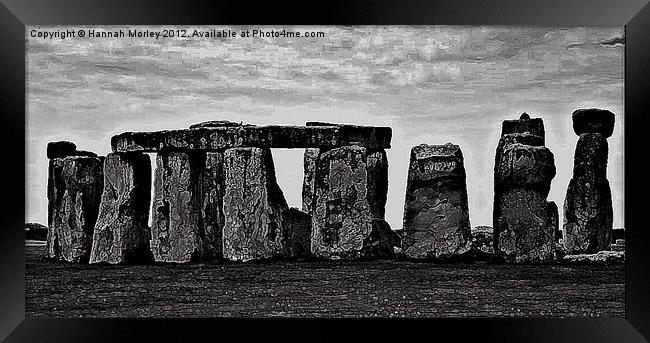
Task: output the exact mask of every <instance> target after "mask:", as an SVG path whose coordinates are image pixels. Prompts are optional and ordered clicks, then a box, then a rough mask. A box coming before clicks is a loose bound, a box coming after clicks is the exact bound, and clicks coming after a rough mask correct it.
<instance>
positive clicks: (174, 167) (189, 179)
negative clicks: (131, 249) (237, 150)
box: [151, 151, 205, 263]
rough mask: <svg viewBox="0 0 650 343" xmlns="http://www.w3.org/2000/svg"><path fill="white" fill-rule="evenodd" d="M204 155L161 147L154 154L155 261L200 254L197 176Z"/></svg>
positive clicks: (182, 260) (189, 258) (179, 259)
mask: <svg viewBox="0 0 650 343" xmlns="http://www.w3.org/2000/svg"><path fill="white" fill-rule="evenodd" d="M204 163H205V155H201V154H198V153H190V152H180V151H163V152H160V153H158V155H157V156H156V171H155V179H154V201H153V208H152V213H153V220H152V227H151V251H152V253H153V257H154V259H155V261H158V262H175V263H185V262H190V261H196V260H199V259H201V258H202V254H203V234H204V233H203V232H202V225H201V196H200V178H201V172H202V170H203V168H204V165H205V164H204Z"/></svg>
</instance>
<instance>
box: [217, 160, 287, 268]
mask: <svg viewBox="0 0 650 343" xmlns="http://www.w3.org/2000/svg"><path fill="white" fill-rule="evenodd" d="M224 161H225V163H224V168H225V194H224V199H223V207H224V208H225V209H227V210H226V211H225V213H224V216H225V223H224V227H223V255H224V257H225V258H227V259H229V260H232V261H249V260H255V259H264V258H272V257H280V256H282V254H283V253H284V248H283V245H282V242H283V241H284V237H283V234H284V232H283V230H282V222H283V219H282V213H283V212H284V211H285V210H286V209H287V208H288V206H287V203H286V201H285V199H284V195H283V194H282V190H281V189H280V187H279V186H278V185H277V182H276V178H275V168H274V166H273V158H272V156H271V151H270V150H269V149H261V148H234V149H228V150H226V152H225V155H224Z"/></svg>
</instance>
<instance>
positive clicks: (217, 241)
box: [201, 152, 225, 260]
mask: <svg viewBox="0 0 650 343" xmlns="http://www.w3.org/2000/svg"><path fill="white" fill-rule="evenodd" d="M223 164H224V161H223V153H222V152H207V153H205V168H204V170H203V171H202V174H201V224H202V225H203V231H204V234H205V237H204V240H203V243H204V259H207V260H214V259H221V258H223V252H222V250H223V247H222V246H223V225H224V222H225V217H224V213H223V210H224V209H223V196H224V193H225V171H224V169H223Z"/></svg>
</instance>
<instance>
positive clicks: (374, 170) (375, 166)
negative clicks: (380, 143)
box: [366, 150, 388, 219]
mask: <svg viewBox="0 0 650 343" xmlns="http://www.w3.org/2000/svg"><path fill="white" fill-rule="evenodd" d="M367 153H368V157H367V159H366V171H367V173H368V194H367V195H366V197H367V199H368V203H369V205H370V215H371V216H372V218H378V219H383V218H384V216H385V215H386V197H387V196H388V159H387V158H386V151H384V150H369V151H367Z"/></svg>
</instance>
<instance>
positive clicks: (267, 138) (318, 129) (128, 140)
mask: <svg viewBox="0 0 650 343" xmlns="http://www.w3.org/2000/svg"><path fill="white" fill-rule="evenodd" d="M197 125H198V126H194V127H193V128H192V129H183V130H167V131H156V132H125V133H122V134H119V135H116V136H113V137H112V138H111V147H112V149H113V152H129V151H143V152H158V151H162V150H165V149H185V150H203V151H221V150H223V149H228V148H236V147H262V148H335V147H340V146H348V145H359V146H364V147H367V148H374V149H384V148H390V140H391V136H392V131H391V128H390V127H374V126H356V125H334V126H333V125H328V126H281V125H268V126H255V125H237V126H231V125H230V124H223V125H222V124H219V125H217V124H214V123H212V124H210V123H208V124H205V123H203V124H197Z"/></svg>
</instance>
